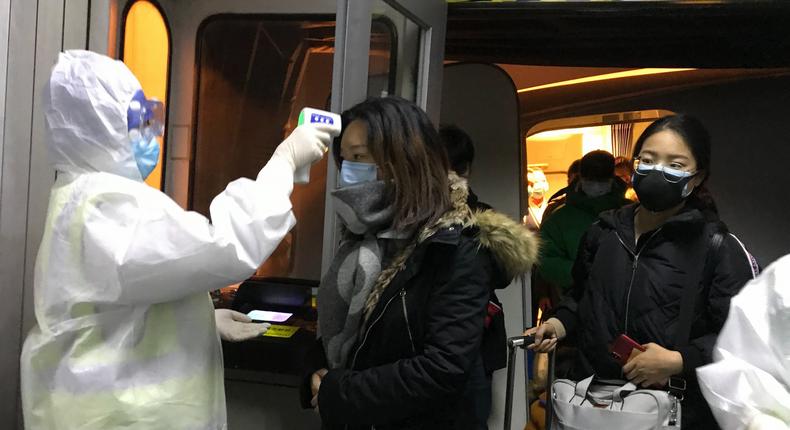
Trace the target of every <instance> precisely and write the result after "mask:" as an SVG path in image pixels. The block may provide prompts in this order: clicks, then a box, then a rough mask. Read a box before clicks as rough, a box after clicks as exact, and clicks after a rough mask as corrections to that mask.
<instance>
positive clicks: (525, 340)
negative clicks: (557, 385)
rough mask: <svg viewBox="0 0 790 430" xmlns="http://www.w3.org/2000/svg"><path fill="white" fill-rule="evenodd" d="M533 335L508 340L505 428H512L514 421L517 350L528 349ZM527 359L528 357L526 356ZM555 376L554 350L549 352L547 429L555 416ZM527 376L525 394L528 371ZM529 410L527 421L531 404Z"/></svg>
mask: <svg viewBox="0 0 790 430" xmlns="http://www.w3.org/2000/svg"><path fill="white" fill-rule="evenodd" d="M534 339H535V338H534V337H533V336H515V337H511V338H509V339H508V340H507V348H508V353H507V392H506V393H505V426H504V427H505V430H510V426H511V424H512V421H513V388H514V386H515V377H516V352H517V350H518V349H522V350H526V348H527V346H529V345H531V344H532V343H533V342H534ZM524 359H525V360H526V357H524ZM553 377H554V352H551V353H549V369H548V380H547V381H546V423H545V429H546V430H550V429H551V421H552V418H553V411H552V405H551V398H552V395H551V385H552V382H553V381H552V379H553ZM524 378H525V380H526V381H525V387H524V388H525V395H526V392H527V390H529V387H528V385H529V384H528V382H529V381H528V379H529V376H528V375H527V373H525V375H524ZM526 406H527V408H526V411H527V422H529V409H530V405H526Z"/></svg>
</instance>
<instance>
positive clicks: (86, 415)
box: [20, 51, 295, 430]
mask: <svg viewBox="0 0 790 430" xmlns="http://www.w3.org/2000/svg"><path fill="white" fill-rule="evenodd" d="M139 87H140V85H139V83H138V82H137V80H136V79H135V78H134V76H132V74H131V73H130V72H129V70H128V69H127V68H126V66H124V65H123V64H122V63H120V62H118V61H115V60H112V59H110V58H107V57H104V56H101V55H99V54H94V53H91V52H85V51H69V52H66V53H64V54H61V55H60V58H59V59H58V64H57V65H56V66H55V68H54V70H53V72H52V77H51V80H50V82H49V85H48V91H47V97H46V101H47V102H46V119H47V124H48V126H49V128H50V134H51V152H52V161H53V162H54V164H55V167H56V168H57V169H58V170H59V171H61V172H63V174H60V175H58V178H57V180H56V182H55V184H54V185H53V187H52V192H51V194H50V199H49V208H48V214H47V221H46V224H45V230H44V234H43V237H42V241H41V245H40V247H39V251H38V256H37V258H36V268H35V280H34V284H35V285H34V299H35V316H36V327H34V328H33V329H32V330H31V332H30V333H29V334H28V336H27V338H26V340H25V344H24V347H23V351H22V357H21V360H20V366H21V385H22V406H23V412H24V419H25V426H26V427H25V428H26V429H30V430H37V429H42V430H43V429H46V430H106V429H126V430H138V429H139V430H224V429H226V414H225V395H224V387H223V368H222V349H221V346H220V343H219V338H218V337H217V333H216V326H215V321H214V309H213V305H212V303H211V300H210V299H209V295H208V292H209V291H211V290H215V289H219V288H222V287H224V286H227V285H231V284H235V283H238V282H241V281H243V280H244V279H246V278H247V277H249V276H250V275H252V274H253V273H254V272H255V269H256V268H257V267H258V266H259V265H260V264H261V263H262V262H263V261H264V260H265V259H266V258H268V257H269V255H271V253H272V252H273V251H274V249H275V248H276V247H277V245H278V244H279V243H280V240H281V239H282V238H283V237H284V236H285V234H286V233H287V232H288V231H289V230H290V229H291V228H292V227H293V226H294V223H295V219H294V216H293V212H292V210H291V208H292V206H291V201H290V195H291V191H292V190H293V166H292V165H291V164H290V163H289V162H288V161H287V160H285V159H283V158H281V157H273V158H272V159H271V160H269V161H268V162H267V163H266V165H265V166H264V167H263V168H262V169H261V170H260V172H259V173H258V176H257V178H256V179H255V180H252V179H248V178H240V179H237V180H236V181H233V182H231V183H230V184H228V186H227V188H226V189H225V190H224V191H223V192H222V193H220V194H219V195H217V196H216V197H215V198H214V200H213V201H212V203H211V206H210V212H211V222H209V220H208V219H207V218H206V217H205V216H203V215H201V214H198V213H196V212H189V211H185V210H184V209H183V208H181V207H180V206H179V205H177V204H176V203H175V202H174V201H173V200H172V199H170V198H169V197H168V196H167V195H165V194H164V193H162V192H161V191H159V190H157V189H154V188H152V187H149V186H148V185H146V184H145V183H144V182H142V181H141V177H140V174H139V172H138V169H137V164H136V162H135V160H134V156H133V154H132V151H131V149H130V145H129V139H128V137H127V131H126V129H127V125H126V122H127V120H126V110H127V106H128V104H129V100H130V99H131V97H132V94H133V93H134V92H135V91H137V90H138V89H139ZM264 162H266V160H261V164H263V163H264Z"/></svg>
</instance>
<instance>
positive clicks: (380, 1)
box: [322, 0, 447, 270]
mask: <svg viewBox="0 0 790 430" xmlns="http://www.w3.org/2000/svg"><path fill="white" fill-rule="evenodd" d="M336 19H337V26H336V30H335V31H336V32H335V57H334V69H333V73H332V103H331V106H332V111H333V112H338V113H339V112H342V111H344V110H346V109H348V108H350V107H351V106H353V105H355V104H357V103H359V102H361V101H363V100H365V98H367V97H368V96H385V95H397V96H400V97H403V98H406V99H409V100H412V101H414V102H416V103H417V104H418V105H419V106H420V107H422V108H423V109H425V111H426V112H428V115H429V116H430V117H431V119H432V120H433V122H434V124H438V122H439V108H440V99H441V92H442V66H443V62H444V35H445V27H446V22H447V4H446V2H445V1H444V0H372V1H371V0H338V2H337V15H336ZM328 164H329V165H328V172H327V187H326V189H327V195H326V197H327V200H326V216H325V218H324V219H325V222H326V224H325V226H324V244H325V246H324V255H323V261H322V268H323V270H326V269H327V268H328V267H329V262H330V261H331V258H332V256H333V255H334V246H327V245H328V244H336V243H337V240H336V234H337V225H336V219H335V216H334V210H333V208H332V201H331V199H330V198H329V197H330V196H329V193H330V192H331V191H332V190H334V189H335V186H336V184H335V180H336V177H337V171H336V167H335V165H334V163H332V162H330V163H328Z"/></svg>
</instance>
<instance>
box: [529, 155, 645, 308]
mask: <svg viewBox="0 0 790 430" xmlns="http://www.w3.org/2000/svg"><path fill="white" fill-rule="evenodd" d="M623 185H624V184H622V183H621V182H620V181H619V180H616V177H615V176H614V157H613V156H612V154H610V153H608V152H606V151H592V152H589V153H587V154H586V155H585V156H584V157H582V159H581V163H580V179H579V180H578V181H577V182H576V183H575V185H574V186H573V187H572V188H570V189H568V194H567V200H566V202H565V205H564V206H562V207H561V208H559V209H557V211H556V212H554V215H553V216H552V217H550V218H548V219H544V220H543V223H542V224H541V225H540V238H541V243H543V248H542V250H541V256H540V260H539V261H538V274H539V275H540V277H541V278H542V279H543V280H545V281H547V282H549V283H550V284H552V285H553V286H554V287H555V288H557V289H558V290H559V292H560V293H564V292H566V291H567V290H568V288H569V287H570V286H571V284H572V283H573V281H572V279H571V267H572V266H573V262H574V261H575V260H576V251H578V249H579V242H580V241H581V239H582V236H583V235H584V232H585V231H587V229H588V228H589V227H590V225H591V224H592V223H593V222H594V221H595V220H596V219H597V218H598V214H600V213H601V212H603V211H607V210H611V209H618V208H620V207H622V206H625V205H626V204H628V203H630V202H629V201H628V200H627V199H626V198H625V197H624V194H625V187H624V186H623Z"/></svg>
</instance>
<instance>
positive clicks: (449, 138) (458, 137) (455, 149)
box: [439, 125, 475, 175]
mask: <svg viewBox="0 0 790 430" xmlns="http://www.w3.org/2000/svg"><path fill="white" fill-rule="evenodd" d="M439 138H440V139H441V140H442V143H443V144H444V147H445V149H446V150H447V158H448V159H449V161H450V168H451V169H452V170H454V171H455V172H456V173H458V174H459V175H463V174H464V173H469V170H470V169H471V168H472V162H473V161H474V160H475V146H474V143H473V142H472V138H471V137H470V136H469V134H467V133H466V132H465V131H463V130H462V129H461V128H459V127H458V126H455V125H444V126H441V127H440V128H439Z"/></svg>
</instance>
